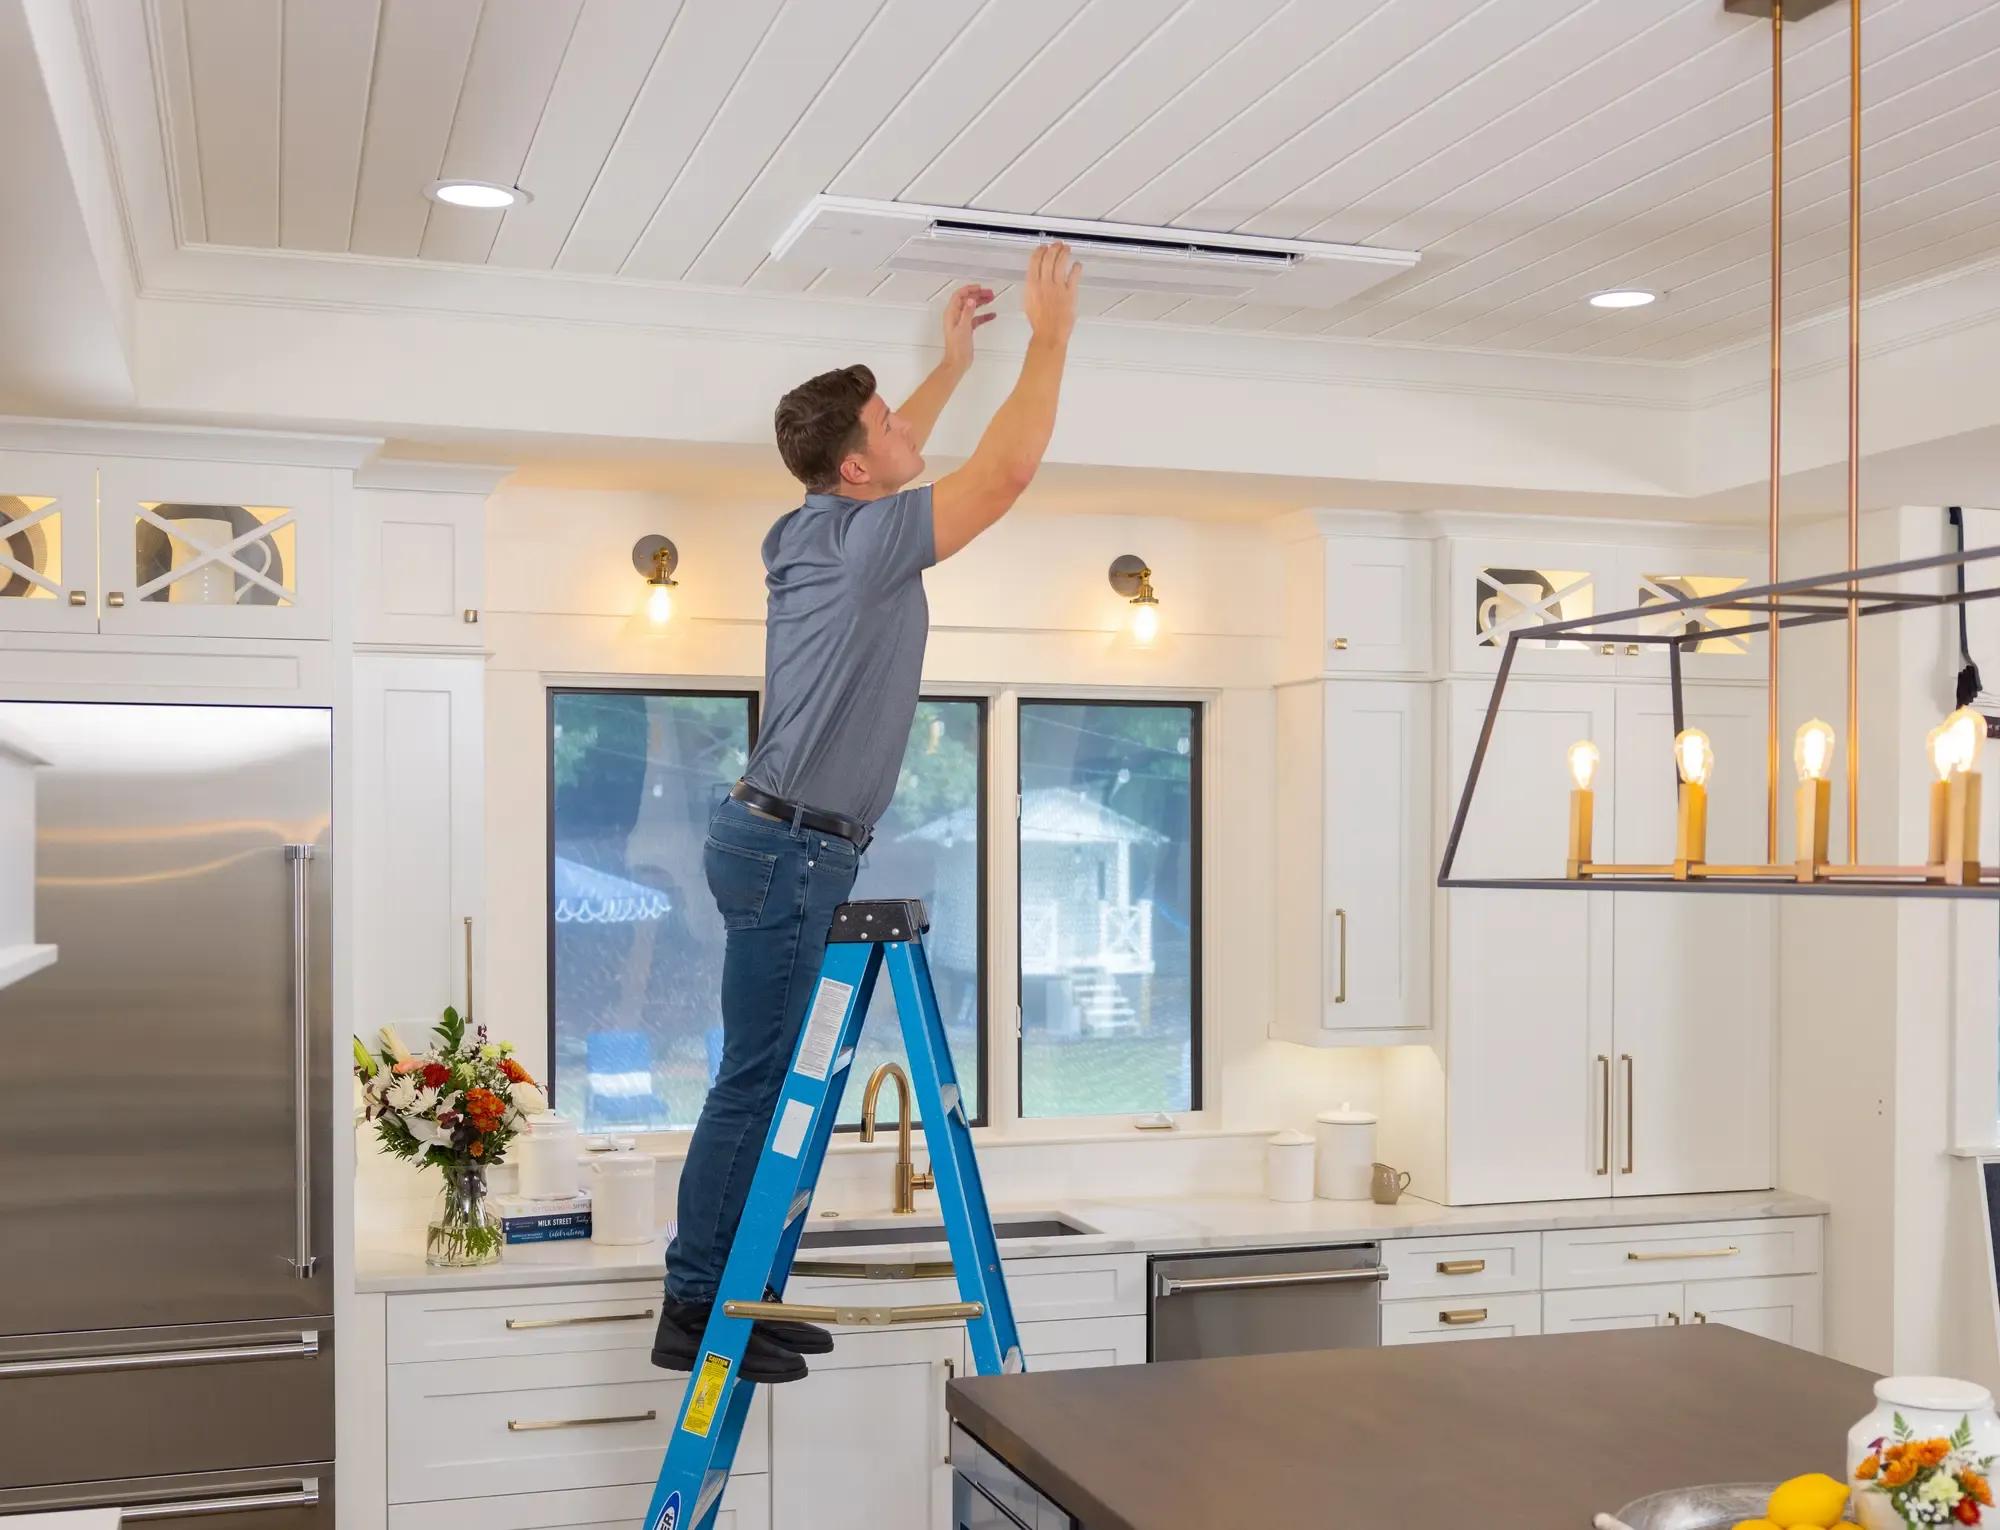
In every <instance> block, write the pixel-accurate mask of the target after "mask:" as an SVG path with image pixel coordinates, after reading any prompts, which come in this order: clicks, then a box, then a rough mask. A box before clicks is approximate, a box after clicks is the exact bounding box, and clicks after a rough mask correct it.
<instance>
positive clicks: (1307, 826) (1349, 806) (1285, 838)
mask: <svg viewBox="0 0 2000 1530" xmlns="http://www.w3.org/2000/svg"><path fill="white" fill-rule="evenodd" d="M1429 693H1430V688H1429V687H1428V686H1425V685H1419V684H1414V683H1411V682H1406V681H1395V680H1355V681H1338V682H1329V681H1320V682H1311V683H1307V684H1304V685H1294V686H1284V687H1281V688H1280V689H1279V691H1278V758H1277V770H1278V798H1277V806H1278V812H1277V835H1278V841H1277V868H1278V887H1279V896H1278V916H1277V917H1278V937H1279V938H1278V942H1277V949H1278V968H1277V974H1276V976H1277V997H1278V1008H1277V1017H1276V1019H1275V1020H1274V1021H1273V1023H1272V1026H1271V1033H1272V1034H1273V1035H1274V1036H1278V1037H1281V1038H1283V1039H1284V1040H1287V1041H1298V1042H1305V1043H1307V1044H1309V1045H1318V1046H1326V1045H1338V1044H1362V1045H1379V1044H1381V1043H1383V1042H1392V1041H1408V1040H1412V1039H1414V1038H1415V1036H1416V1035H1417V1034H1418V1033H1421V1032H1423V1031H1425V1030H1426V1029H1428V1027H1429V1026H1430V1024H1431V1005H1430V994H1431V985H1430V972H1431V949H1430V910H1431V902H1432V898H1431V893H1432V888H1431V869H1432V859H1431V848H1430V844H1431V836H1430V820H1431V716H1430V711H1431V708H1430V694H1429Z"/></svg>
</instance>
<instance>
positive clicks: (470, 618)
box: [465, 606, 479, 627]
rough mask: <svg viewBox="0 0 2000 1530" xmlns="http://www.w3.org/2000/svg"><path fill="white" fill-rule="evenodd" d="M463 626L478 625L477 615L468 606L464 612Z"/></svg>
mask: <svg viewBox="0 0 2000 1530" xmlns="http://www.w3.org/2000/svg"><path fill="white" fill-rule="evenodd" d="M465 625H466V626H468V627H476V626H478V625H479V613H478V612H477V611H475V610H473V609H472V608H471V607H469V606H468V607H467V608H466V612H465Z"/></svg>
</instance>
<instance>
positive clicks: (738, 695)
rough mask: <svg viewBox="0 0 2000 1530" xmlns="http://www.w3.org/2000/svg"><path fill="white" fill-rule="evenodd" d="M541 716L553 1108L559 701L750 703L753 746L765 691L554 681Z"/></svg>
mask: <svg viewBox="0 0 2000 1530" xmlns="http://www.w3.org/2000/svg"><path fill="white" fill-rule="evenodd" d="M544 690H545V692H546V695H545V698H544V702H543V716H542V768H543V772H544V780H543V792H544V796H543V818H544V820H545V823H544V834H543V846H542V851H543V854H542V859H543V863H544V867H545V875H544V880H543V883H542V894H543V904H544V906H543V913H542V924H543V929H544V936H545V939H546V943H547V944H546V957H545V964H546V966H547V969H548V970H547V972H546V973H545V974H544V980H545V988H546V992H545V995H544V999H543V1002H544V1003H545V1004H546V1006H547V1008H548V1051H547V1053H545V1054H544V1056H545V1063H544V1067H543V1073H544V1075H545V1077H544V1078H543V1080H542V1082H543V1083H544V1084H546V1085H547V1086H548V1097H549V1106H550V1108H551V1109H553V1108H554V1106H555V1102H556V1058H557V1055H558V1052H557V1047H556V699H557V698H558V697H560V696H659V697H663V698H666V699H669V700H676V699H681V698H691V699H697V700H712V699H715V698H718V697H719V698H721V699H723V700H730V701H741V702H743V703H745V705H746V709H747V715H748V718H749V725H750V726H749V743H748V745H747V746H746V753H747V750H749V749H755V748H756V747H757V729H758V727H759V723H760V713H761V709H762V706H763V700H764V697H763V693H762V692H761V691H758V690H744V689H741V688H739V687H736V686H701V685H676V686H661V685H550V686H545V687H544ZM654 1129H655V1130H665V1131H682V1130H685V1129H686V1128H682V1127H663V1128H654Z"/></svg>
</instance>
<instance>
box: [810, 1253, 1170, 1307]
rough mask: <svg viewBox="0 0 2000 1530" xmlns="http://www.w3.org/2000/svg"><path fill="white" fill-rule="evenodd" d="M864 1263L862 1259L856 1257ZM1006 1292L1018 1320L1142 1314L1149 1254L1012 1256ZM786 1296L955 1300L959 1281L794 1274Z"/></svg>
mask: <svg viewBox="0 0 2000 1530" xmlns="http://www.w3.org/2000/svg"><path fill="white" fill-rule="evenodd" d="M812 1262H813V1263H815V1264H825V1263H828V1262H839V1256H838V1255H825V1256H822V1255H818V1254H815V1255H813V1256H812ZM854 1262H855V1264H856V1266H857V1267H859V1266H860V1264H861V1261H859V1260H856V1261H854ZM1002 1268H1003V1269H1004V1270H1005V1271H1006V1275H1007V1294H1008V1296H1009V1297H1011V1298H1012V1299H1013V1303H1014V1318H1015V1321H1016V1322H1020V1323H1033V1322H1039V1321H1044V1320H1050V1319H1056V1318H1093V1317H1138V1316H1143V1315H1144V1313H1145V1311H1146V1256H1145V1255H1144V1254H1096V1255H1092V1254H1076V1255H1062V1256H1059V1257H1055V1258H1048V1259H1009V1260H1007V1261H1005V1263H1004V1264H1003V1266H1002ZM785 1300H787V1301H789V1302H797V1303H800V1304H802V1305H803V1304H807V1303H824V1304H836V1305H837V1304H840V1303H850V1304H852V1305H854V1306H857V1307H908V1306H912V1305H915V1304H918V1303H928V1302H955V1301H957V1300H958V1282H957V1280H956V1279H953V1278H950V1277H946V1278H942V1279H936V1280H879V1281H878V1280H862V1279H844V1278H840V1277H836V1276H826V1275H794V1276H793V1277H792V1279H791V1281H790V1282H789V1283H788V1284H787V1285H786V1286H785Z"/></svg>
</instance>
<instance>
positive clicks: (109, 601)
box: [104, 590, 125, 609]
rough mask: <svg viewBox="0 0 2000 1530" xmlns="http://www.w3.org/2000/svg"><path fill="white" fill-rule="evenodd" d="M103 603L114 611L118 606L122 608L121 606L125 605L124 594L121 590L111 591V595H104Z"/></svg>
mask: <svg viewBox="0 0 2000 1530" xmlns="http://www.w3.org/2000/svg"><path fill="white" fill-rule="evenodd" d="M104 603H105V604H106V605H107V606H111V607H113V608H114V609H115V608H116V607H119V606H122V605H124V604H125V592H124V591H123V590H113V591H111V593H110V594H108V595H106V596H105V597H104Z"/></svg>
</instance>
